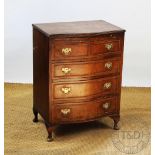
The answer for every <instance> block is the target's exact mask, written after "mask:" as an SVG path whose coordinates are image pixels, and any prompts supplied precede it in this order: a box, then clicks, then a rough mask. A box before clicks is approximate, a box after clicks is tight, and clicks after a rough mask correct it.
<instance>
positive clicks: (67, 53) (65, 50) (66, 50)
mask: <svg viewBox="0 0 155 155" xmlns="http://www.w3.org/2000/svg"><path fill="white" fill-rule="evenodd" d="M71 51H72V49H71V48H63V49H62V53H63V54H64V55H69V54H70V53H71Z"/></svg>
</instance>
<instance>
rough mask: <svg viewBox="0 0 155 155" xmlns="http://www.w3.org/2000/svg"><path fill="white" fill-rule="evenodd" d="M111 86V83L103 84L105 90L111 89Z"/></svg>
mask: <svg viewBox="0 0 155 155" xmlns="http://www.w3.org/2000/svg"><path fill="white" fill-rule="evenodd" d="M111 86H112V84H111V82H106V83H105V84H104V88H105V89H109V88H111Z"/></svg>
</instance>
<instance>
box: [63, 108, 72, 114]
mask: <svg viewBox="0 0 155 155" xmlns="http://www.w3.org/2000/svg"><path fill="white" fill-rule="evenodd" d="M70 112H71V110H70V109H67V108H66V109H61V113H62V114H63V115H68V114H69V113H70Z"/></svg>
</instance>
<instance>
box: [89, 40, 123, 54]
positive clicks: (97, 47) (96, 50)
mask: <svg viewBox="0 0 155 155" xmlns="http://www.w3.org/2000/svg"><path fill="white" fill-rule="evenodd" d="M90 52H91V55H102V54H105V53H112V52H115V53H116V52H120V40H97V41H93V42H91V45H90Z"/></svg>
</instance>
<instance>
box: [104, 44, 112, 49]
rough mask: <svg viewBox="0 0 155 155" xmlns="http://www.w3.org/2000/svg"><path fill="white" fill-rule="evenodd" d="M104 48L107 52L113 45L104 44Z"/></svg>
mask: <svg viewBox="0 0 155 155" xmlns="http://www.w3.org/2000/svg"><path fill="white" fill-rule="evenodd" d="M105 48H106V49H107V50H111V49H112V48H113V44H112V43H110V44H105Z"/></svg>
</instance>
